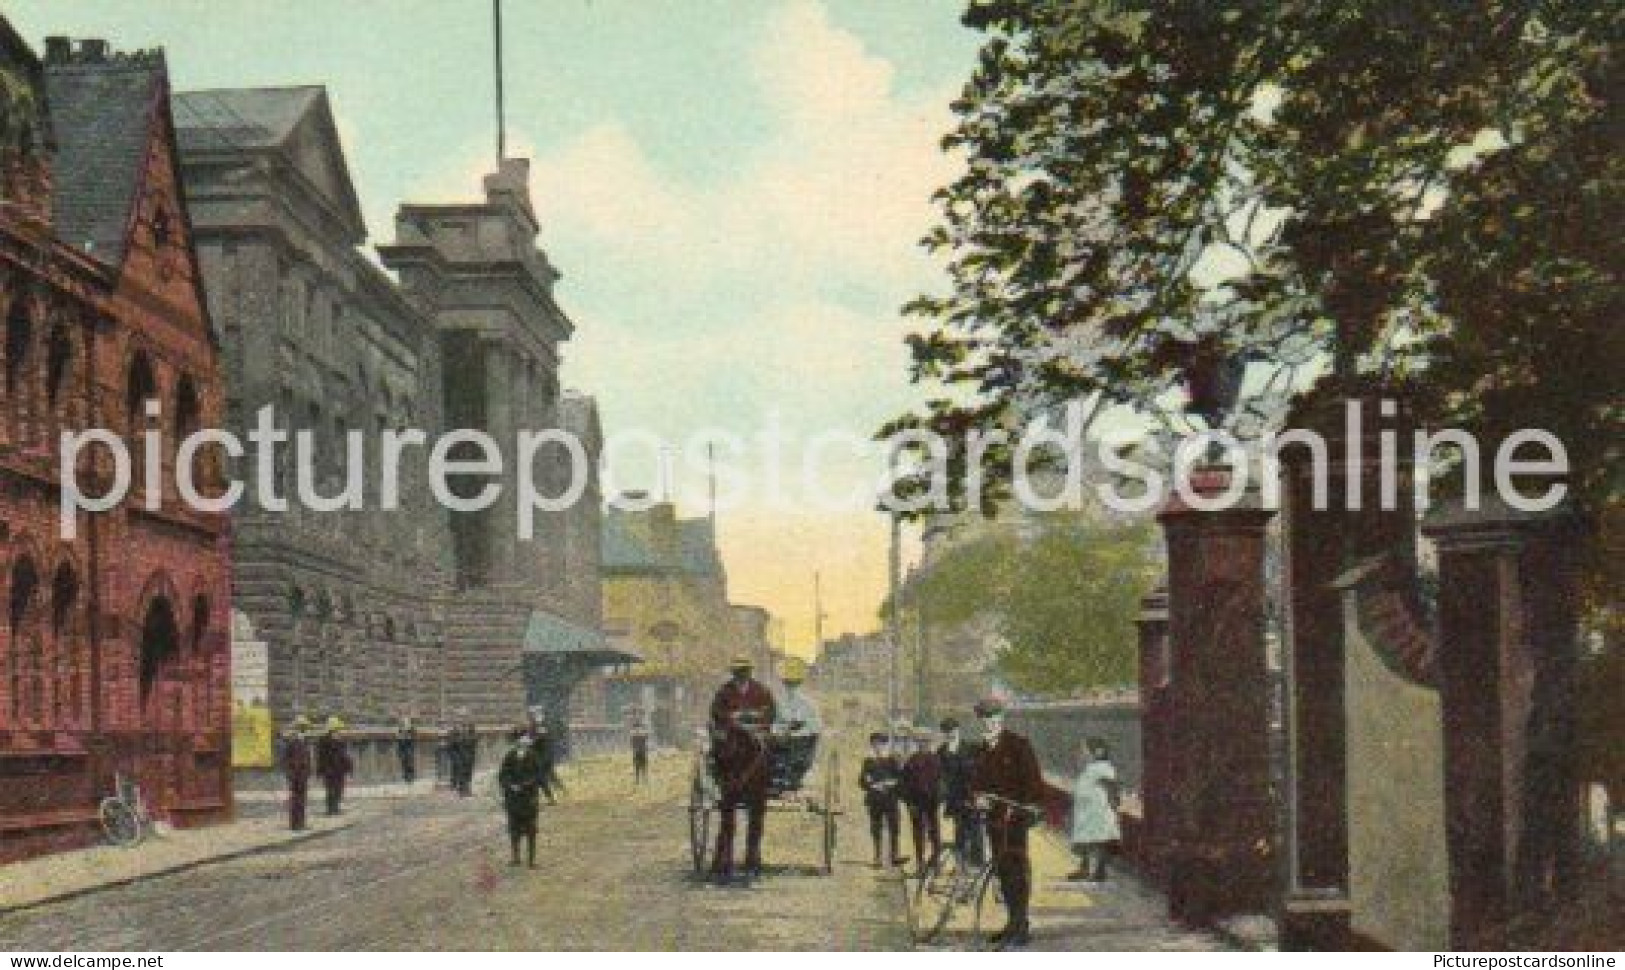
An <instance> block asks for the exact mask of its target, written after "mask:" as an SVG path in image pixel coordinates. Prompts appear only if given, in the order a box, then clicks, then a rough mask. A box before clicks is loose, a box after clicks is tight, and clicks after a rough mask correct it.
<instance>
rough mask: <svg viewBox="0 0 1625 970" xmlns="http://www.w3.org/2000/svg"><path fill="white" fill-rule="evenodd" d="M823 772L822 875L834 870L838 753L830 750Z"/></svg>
mask: <svg viewBox="0 0 1625 970" xmlns="http://www.w3.org/2000/svg"><path fill="white" fill-rule="evenodd" d="M825 767H826V770H825V772H824V875H826V876H827V875H831V874H833V873H834V872H835V828H836V824H837V817H838V816H839V815H840V805H839V804H838V800H839V798H840V792H841V786H840V784H839V776H840V767H841V762H840V753H839V752H836V751H831V752H830V753H829V760H828V763H827V764H826V766H825Z"/></svg>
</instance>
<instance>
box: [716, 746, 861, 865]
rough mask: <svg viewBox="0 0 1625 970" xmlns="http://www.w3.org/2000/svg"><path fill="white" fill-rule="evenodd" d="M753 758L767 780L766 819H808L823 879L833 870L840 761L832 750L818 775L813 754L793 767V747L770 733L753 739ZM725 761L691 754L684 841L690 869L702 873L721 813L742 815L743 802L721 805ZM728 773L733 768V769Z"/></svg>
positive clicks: (796, 761)
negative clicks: (815, 833) (814, 821)
mask: <svg viewBox="0 0 1625 970" xmlns="http://www.w3.org/2000/svg"><path fill="white" fill-rule="evenodd" d="M755 738H756V742H757V746H756V749H755V753H754V757H755V758H757V759H761V760H760V761H759V762H758V763H759V764H762V763H765V765H766V770H767V773H768V776H769V780H768V784H767V799H766V808H767V813H768V814H769V815H775V814H776V815H790V814H797V815H803V816H805V815H812V816H816V817H817V818H818V821H819V827H820V830H821V836H822V837H821V845H820V849H821V854H820V861H821V868H822V870H823V872H824V874H825V875H828V874H829V873H831V872H833V871H834V866H835V839H836V833H837V829H838V820H839V818H840V816H841V814H842V811H841V796H840V792H841V786H840V759H839V757H838V756H837V753H836V752H835V751H834V750H833V749H832V750H830V751H829V752H828V753H827V754H826V755H824V757H823V759H822V762H821V764H820V765H819V766H818V771H816V772H811V776H812V777H811V778H810V779H809V778H808V777H807V776H808V774H809V769H810V768H812V764H811V762H812V752H811V751H809V752H807V756H806V758H805V763H798V762H799V761H800V760H801V759H798V758H797V757H796V752H795V749H794V748H793V747H792V746H790V745H787V744H785V743H784V741H783V739H775V738H773V737H772V736H771V735H767V734H765V733H764V734H757V735H755ZM729 770H730V768H729V766H728V765H727V764H726V762H722V763H721V767H719V762H718V759H717V758H715V757H714V755H713V752H711V751H710V750H702V751H698V752H696V753H695V755H694V768H693V773H692V776H691V778H690V782H689V788H688V841H689V851H690V853H691V856H692V858H693V862H694V871H695V872H696V873H698V874H700V875H704V874H705V873H706V871H707V863H708V862H710V861H711V853H712V851H713V845H712V840H713V838H714V836H715V833H716V830H717V824H718V821H719V818H720V816H721V813H722V812H725V811H745V810H746V809H745V807H744V806H743V805H742V804H739V803H737V802H736V803H735V804H734V805H733V806H729V805H728V804H726V802H727V799H725V798H724V795H723V787H722V783H721V782H719V775H721V776H722V777H724V778H725V777H727V772H728V771H729ZM732 770H738V769H737V767H735V768H734V769H732Z"/></svg>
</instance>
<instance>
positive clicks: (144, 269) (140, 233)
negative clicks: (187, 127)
mask: <svg viewBox="0 0 1625 970" xmlns="http://www.w3.org/2000/svg"><path fill="white" fill-rule="evenodd" d="M128 225H129V232H128V234H127V236H126V238H125V240H124V260H123V265H122V267H121V272H120V279H121V283H122V284H123V285H125V286H128V287H133V288H137V289H140V290H144V291H146V292H148V293H150V294H152V295H154V296H155V297H156V298H157V299H158V300H160V301H162V302H163V303H164V304H166V305H167V306H168V307H169V308H170V309H171V311H172V312H171V313H170V314H168V315H167V317H168V319H170V320H171V321H172V322H173V323H174V324H176V325H177V326H179V327H180V328H182V329H183V330H186V331H188V332H190V333H192V334H193V335H194V336H197V337H199V338H204V339H207V338H209V337H212V336H213V335H212V334H210V333H209V332H208V330H209V324H208V304H207V302H206V300H205V298H204V294H203V277H202V273H201V272H200V271H199V268H198V264H197V258H196V250H195V249H194V248H193V240H192V224H191V220H190V219H189V218H188V216H187V210H186V204H185V197H184V194H183V190H182V187H181V180H180V160H179V154H178V150H177V148H176V143H175V134H174V126H173V123H172V121H171V118H170V111H169V107H168V104H167V102H160V104H159V106H158V108H157V110H156V111H155V112H154V113H153V117H152V123H151V125H150V126H149V129H148V132H147V141H146V145H145V149H144V151H143V153H142V159H141V165H140V170H139V175H138V177H137V180H136V184H135V189H134V193H133V200H132V211H131V212H130V218H129V222H128Z"/></svg>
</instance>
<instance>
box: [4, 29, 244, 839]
mask: <svg viewBox="0 0 1625 970" xmlns="http://www.w3.org/2000/svg"><path fill="white" fill-rule="evenodd" d="M0 126H3V130H0V189H3V198H0V316H3V317H4V320H5V339H4V341H3V343H0V350H3V354H4V356H3V357H0V372H3V374H0V584H3V588H4V601H5V604H6V613H5V622H4V626H3V627H0V862H4V861H8V860H11V859H16V858H20V857H22V856H27V855H32V854H36V853H39V852H44V851H49V850H53V849H60V848H67V847H70V846H76V845H83V844H86V843H88V842H91V841H93V840H95V839H98V838H100V837H101V831H100V824H99V821H98V816H97V805H98V802H99V801H100V800H101V799H102V798H103V797H104V796H106V795H109V794H111V793H112V792H113V791H114V790H115V776H118V775H122V776H124V777H125V778H128V779H131V780H133V781H135V782H136V783H137V784H138V785H139V786H140V789H141V792H142V795H143V797H144V798H145V799H146V802H147V805H148V806H149V808H150V809H151V810H152V812H153V814H154V815H155V816H156V817H157V818H160V819H164V820H166V821H168V822H170V823H172V824H175V825H181V826H185V825H196V824H200V823H205V822H211V821H216V820H223V819H226V818H229V817H230V816H231V813H232V792H231V779H230V762H229V758H230V734H229V722H228V706H229V703H230V680H229V676H230V675H229V660H230V658H229V656H228V653H227V642H228V625H229V610H230V578H229V565H228V552H229V547H228V543H229V537H230V532H229V529H228V528H227V523H226V522H225V521H224V520H223V519H222V518H221V517H220V516H219V515H216V514H209V513H201V512H195V511H191V510H190V508H189V507H186V506H183V503H182V502H181V500H180V497H179V494H178V493H177V491H176V475H175V472H176V470H177V469H176V446H177V443H178V441H179V439H180V438H181V437H183V436H184V435H186V434H189V433H190V432H191V431H193V430H196V429H197V428H200V427H203V426H207V425H213V424H216V423H218V421H219V419H220V416H221V412H222V410H223V408H224V404H225V395H224V391H223V389H222V386H221V373H220V361H219V355H218V352H217V350H216V344H215V340H214V337H213V335H212V334H211V332H210V327H209V316H208V311H207V307H206V306H205V302H204V297H203V294H202V292H201V290H200V279H199V273H198V268H197V263H196V261H195V258H194V255H193V250H192V235H191V226H190V224H189V222H188V219H187V214H186V208H185V206H184V204H183V202H182V198H181V190H180V186H179V179H178V168H179V164H178V160H177V158H176V151H175V132H174V128H173V125H172V122H171V118H170V112H169V77H168V72H167V69H166V66H165V62H164V57H163V54H162V53H161V52H158V51H145V52H140V53H131V54H123V53H114V52H112V51H110V50H109V49H108V46H107V44H106V42H105V41H99V40H84V41H79V42H77V43H74V42H70V41H69V40H68V39H66V38H58V37H53V38H49V39H48V40H47V41H46V57H45V60H44V62H43V63H42V62H41V61H40V60H39V59H38V58H37V57H36V56H35V54H34V53H33V52H32V51H31V50H30V49H29V48H28V46H27V45H26V44H25V43H24V42H23V41H22V40H21V39H20V38H19V37H18V36H17V34H16V33H15V32H14V31H13V30H12V28H11V26H10V24H8V23H7V22H6V21H5V20H4V18H0ZM92 427H95V428H105V429H109V430H111V431H113V432H115V433H117V434H120V435H123V436H125V437H126V439H127V440H128V441H130V442H131V443H132V444H134V443H135V439H136V438H137V436H141V437H143V438H144V437H145V433H146V432H148V431H157V432H161V433H162V447H161V450H160V454H161V456H162V458H161V460H162V463H163V468H162V473H163V475H162V483H163V484H162V488H163V493H162V495H161V496H155V495H149V494H146V493H145V491H144V487H145V486H144V480H145V477H146V476H145V475H144V474H143V473H144V471H146V469H145V468H144V467H143V460H142V457H141V456H142V451H143V449H142V448H140V447H132V448H131V451H132V455H133V458H134V461H133V468H132V471H133V473H134V474H133V475H132V479H131V483H132V489H131V491H130V493H129V498H128V499H127V500H126V501H124V502H122V503H121V504H119V505H117V506H115V507H114V508H112V509H111V510H109V511H107V512H103V513H97V514H80V515H79V517H78V521H77V534H76V536H75V537H74V538H73V539H71V540H67V539H63V538H61V537H60V536H61V533H60V532H59V528H58V491H59V486H60V484H61V483H62V481H63V478H64V475H63V469H62V468H61V467H60V465H59V458H58V448H57V438H58V432H60V431H64V430H74V429H84V428H92ZM111 469H112V465H111V462H110V461H107V460H106V453H105V452H102V453H101V455H100V456H98V457H96V458H94V459H93V460H92V459H90V458H88V457H87V459H86V460H84V461H82V462H81V464H80V467H79V468H78V469H77V475H78V480H79V481H80V483H81V484H84V485H87V486H88V485H90V484H91V483H95V485H100V486H103V487H105V486H106V485H108V484H109V483H110V481H111V477H110V476H111ZM192 471H193V472H194V473H195V474H194V476H193V480H194V482H195V483H197V484H198V485H199V486H200V491H202V492H203V493H205V494H218V492H219V490H220V489H221V488H222V487H223V481H222V477H221V474H220V471H221V469H220V466H219V464H218V463H217V462H216V461H215V460H214V459H213V457H212V456H210V455H208V454H207V453H204V454H201V455H199V456H197V457H196V459H195V462H194V465H193V469H192ZM87 490H89V491H91V492H92V494H94V493H95V489H94V488H93V487H92V488H89V489H87ZM160 499H161V502H159V501H157V500H160ZM148 500H153V501H148ZM148 505H157V506H158V507H157V508H152V509H149V508H148V507H147V506H148Z"/></svg>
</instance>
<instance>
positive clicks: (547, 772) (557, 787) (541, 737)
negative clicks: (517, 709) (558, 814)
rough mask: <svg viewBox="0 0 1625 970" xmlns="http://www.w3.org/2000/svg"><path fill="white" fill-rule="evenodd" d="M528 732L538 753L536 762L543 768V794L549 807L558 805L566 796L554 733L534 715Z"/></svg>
mask: <svg viewBox="0 0 1625 970" xmlns="http://www.w3.org/2000/svg"><path fill="white" fill-rule="evenodd" d="M528 732H529V734H530V739H531V745H532V746H533V747H534V748H535V751H536V762H537V764H539V765H540V766H541V771H542V794H543V795H544V796H546V798H547V803H548V804H549V805H557V804H558V803H559V798H560V797H561V796H562V795H563V794H564V779H562V778H560V777H559V755H558V750H559V749H558V745H557V744H556V743H555V742H554V740H553V732H551V731H549V730H548V729H547V725H546V724H544V723H542V722H541V721H540V720H539V719H538V718H537V717H536V715H535V714H534V713H532V714H531V715H530V721H529V724H528Z"/></svg>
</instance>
